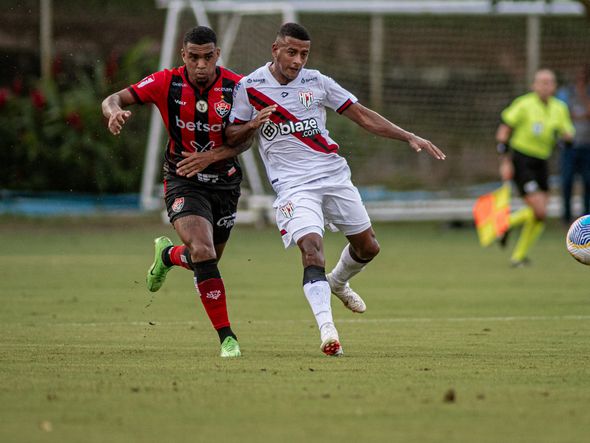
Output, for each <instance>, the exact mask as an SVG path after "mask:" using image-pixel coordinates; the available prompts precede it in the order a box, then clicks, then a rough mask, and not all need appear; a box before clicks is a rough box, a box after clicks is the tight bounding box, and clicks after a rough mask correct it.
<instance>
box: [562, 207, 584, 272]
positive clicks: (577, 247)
mask: <svg viewBox="0 0 590 443" xmlns="http://www.w3.org/2000/svg"><path fill="white" fill-rule="evenodd" d="M565 244H566V246H567V250H568V251H569V252H570V254H572V256H573V257H574V258H575V259H576V260H578V261H579V262H580V263H583V264H585V265H590V215H584V216H582V217H580V218H579V219H577V220H576V221H575V222H573V223H572V225H571V226H570V228H569V230H568V231H567V236H566V238H565Z"/></svg>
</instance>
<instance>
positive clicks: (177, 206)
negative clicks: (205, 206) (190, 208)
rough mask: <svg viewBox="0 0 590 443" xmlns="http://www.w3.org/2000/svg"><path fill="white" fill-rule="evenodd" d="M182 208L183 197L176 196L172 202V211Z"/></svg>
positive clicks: (178, 210)
mask: <svg viewBox="0 0 590 443" xmlns="http://www.w3.org/2000/svg"><path fill="white" fill-rule="evenodd" d="M182 208H184V197H178V198H177V199H176V200H174V203H172V211H174V212H180V211H182Z"/></svg>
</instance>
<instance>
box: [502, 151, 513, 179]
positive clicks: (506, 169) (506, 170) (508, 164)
mask: <svg viewBox="0 0 590 443" xmlns="http://www.w3.org/2000/svg"><path fill="white" fill-rule="evenodd" d="M513 177H514V165H513V164H512V161H511V160H510V158H509V157H504V158H502V160H500V178H501V179H502V181H503V182H506V181H510V180H512V178H513Z"/></svg>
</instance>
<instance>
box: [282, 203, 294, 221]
mask: <svg viewBox="0 0 590 443" xmlns="http://www.w3.org/2000/svg"><path fill="white" fill-rule="evenodd" d="M279 210H280V211H281V212H282V213H283V215H284V216H285V217H286V218H292V217H293V213H294V212H295V207H294V206H293V202H292V201H291V200H289V201H288V202H287V204H285V205H284V206H279Z"/></svg>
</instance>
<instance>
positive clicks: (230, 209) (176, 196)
mask: <svg viewBox="0 0 590 443" xmlns="http://www.w3.org/2000/svg"><path fill="white" fill-rule="evenodd" d="M239 198H240V187H239V186H237V187H235V188H232V189H208V188H203V187H199V186H195V185H192V184H190V183H186V182H184V181H181V180H175V179H167V180H166V193H165V195H164V199H165V200H166V208H167V210H168V218H169V219H170V223H174V221H175V220H176V219H178V218H181V217H184V216H187V215H199V216H201V217H203V218H206V219H207V220H209V222H210V223H211V225H212V226H213V243H214V244H216V245H217V244H220V243H225V242H226V241H227V240H228V238H229V234H230V232H231V230H232V228H233V226H234V223H235V220H236V212H237V208H238V199H239Z"/></svg>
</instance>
